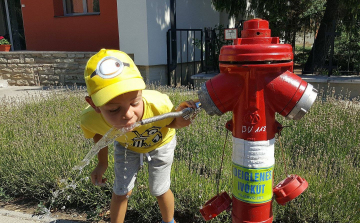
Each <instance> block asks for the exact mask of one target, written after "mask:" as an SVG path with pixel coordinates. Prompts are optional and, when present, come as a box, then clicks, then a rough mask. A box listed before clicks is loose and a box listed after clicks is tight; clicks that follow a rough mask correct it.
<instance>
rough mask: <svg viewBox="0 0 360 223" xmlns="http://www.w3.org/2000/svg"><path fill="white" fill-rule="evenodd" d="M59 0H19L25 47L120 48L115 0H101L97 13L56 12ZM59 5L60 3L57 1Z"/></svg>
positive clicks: (52, 48) (47, 49)
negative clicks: (71, 13) (64, 13)
mask: <svg viewBox="0 0 360 223" xmlns="http://www.w3.org/2000/svg"><path fill="white" fill-rule="evenodd" d="M59 2H60V3H61V2H62V1H61V0H60V1H58V0H21V4H22V5H23V6H25V7H22V14H23V21H24V30H25V39H26V49H27V50H35V51H93V52H96V51H99V50H100V49H101V48H108V49H119V32H118V21H117V6H116V0H100V15H86V16H71V17H64V16H62V17H61V16H55V15H54V13H55V12H56V13H59V12H62V8H61V10H59V6H57V7H55V8H54V4H55V5H57V4H59ZM60 7H61V5H60Z"/></svg>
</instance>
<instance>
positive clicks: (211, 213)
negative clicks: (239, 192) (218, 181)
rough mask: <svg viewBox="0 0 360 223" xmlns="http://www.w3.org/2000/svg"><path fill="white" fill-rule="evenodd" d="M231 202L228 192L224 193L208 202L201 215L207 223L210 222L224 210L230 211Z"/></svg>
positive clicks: (201, 210)
mask: <svg viewBox="0 0 360 223" xmlns="http://www.w3.org/2000/svg"><path fill="white" fill-rule="evenodd" d="M231 201H232V200H231V198H230V196H229V195H228V194H227V193H226V192H222V193H221V194H218V195H216V196H214V197H213V198H211V199H210V200H209V201H208V202H206V203H205V205H204V207H203V208H201V209H200V213H201V215H202V216H203V218H204V219H205V221H208V220H210V219H212V218H215V217H216V216H218V215H219V214H220V213H221V212H223V211H224V210H227V209H229V208H230V205H231Z"/></svg>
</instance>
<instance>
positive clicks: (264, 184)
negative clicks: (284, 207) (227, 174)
mask: <svg viewBox="0 0 360 223" xmlns="http://www.w3.org/2000/svg"><path fill="white" fill-rule="evenodd" d="M273 169H274V168H273V167H268V168H262V169H249V168H245V167H242V166H239V165H237V164H235V163H233V190H232V191H233V196H235V197H236V198H237V199H238V200H241V201H244V202H247V203H265V202H268V201H270V200H271V198H272V195H273V194H272V177H273Z"/></svg>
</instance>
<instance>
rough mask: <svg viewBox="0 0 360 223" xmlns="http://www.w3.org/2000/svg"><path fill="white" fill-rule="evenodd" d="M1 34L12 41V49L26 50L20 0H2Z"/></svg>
mask: <svg viewBox="0 0 360 223" xmlns="http://www.w3.org/2000/svg"><path fill="white" fill-rule="evenodd" d="M0 36H4V37H5V38H6V39H7V40H9V41H12V50H26V44H25V35H24V26H23V19H22V12H21V2H20V0H0Z"/></svg>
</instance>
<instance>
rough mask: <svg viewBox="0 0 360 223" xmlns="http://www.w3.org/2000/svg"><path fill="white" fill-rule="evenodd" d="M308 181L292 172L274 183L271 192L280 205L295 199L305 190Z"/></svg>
mask: <svg viewBox="0 0 360 223" xmlns="http://www.w3.org/2000/svg"><path fill="white" fill-rule="evenodd" d="M308 186H309V183H308V182H307V181H306V180H305V179H303V178H301V177H300V176H298V175H295V174H292V175H290V176H288V177H287V178H286V179H285V180H283V181H281V182H280V183H278V185H276V187H275V188H274V190H273V192H274V195H275V200H276V202H277V203H278V204H280V205H285V203H286V202H288V201H291V200H293V199H295V198H296V197H297V196H299V195H300V194H301V193H302V192H304V191H305V190H306V188H307V187H308Z"/></svg>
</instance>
